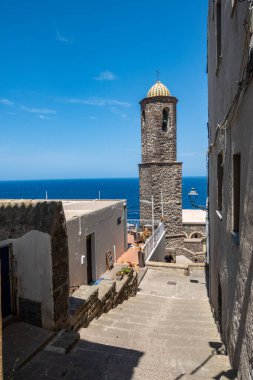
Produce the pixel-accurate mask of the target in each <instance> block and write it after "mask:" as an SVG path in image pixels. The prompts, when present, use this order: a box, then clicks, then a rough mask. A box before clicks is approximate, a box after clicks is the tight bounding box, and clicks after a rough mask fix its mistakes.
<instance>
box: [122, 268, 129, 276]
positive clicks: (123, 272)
mask: <svg viewBox="0 0 253 380" xmlns="http://www.w3.org/2000/svg"><path fill="white" fill-rule="evenodd" d="M130 272H131V268H129V267H126V268H122V269H121V274H123V275H127V274H129V273H130Z"/></svg>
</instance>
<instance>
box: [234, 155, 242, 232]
mask: <svg viewBox="0 0 253 380" xmlns="http://www.w3.org/2000/svg"><path fill="white" fill-rule="evenodd" d="M240 190H241V155H240V154H234V155H233V231H234V232H236V233H239V228H240V192H241V191H240Z"/></svg>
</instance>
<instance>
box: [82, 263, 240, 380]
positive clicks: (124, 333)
mask: <svg viewBox="0 0 253 380" xmlns="http://www.w3.org/2000/svg"><path fill="white" fill-rule="evenodd" d="M151 272H152V271H151ZM153 272H154V274H155V276H153V277H154V278H157V272H158V277H159V278H160V280H161V281H163V282H166V280H171V275H169V274H166V273H162V272H161V271H153ZM148 274H150V270H149V272H148ZM151 274H152V273H151ZM164 280H165V281H164ZM174 280H175V281H169V283H171V284H173V285H174V289H172V290H171V289H170V288H173V285H169V284H167V288H168V290H167V295H164V286H161V287H160V291H159V288H158V290H157V292H156V294H154V293H155V292H154V291H153V290H152V289H153V287H152V275H151V276H150V275H146V278H145V279H144V284H141V287H142V285H144V286H143V288H144V290H140V291H139V293H138V294H137V296H136V297H135V298H130V299H129V300H128V301H127V302H124V303H123V304H122V305H120V306H118V307H117V308H116V309H112V310H110V311H109V313H108V314H104V315H102V316H101V317H100V318H99V319H98V320H96V321H95V320H94V321H93V322H92V324H91V325H90V326H89V328H87V329H84V328H81V329H80V330H79V333H80V338H81V340H80V342H79V344H78V346H77V348H76V350H77V351H79V354H80V355H81V352H83V353H84V352H85V354H83V356H84V357H89V356H91V357H92V358H93V359H92V360H95V358H97V364H98V363H100V366H101V360H102V362H103V363H104V364H103V365H102V369H101V371H102V373H103V377H101V379H108V380H111V379H117V378H118V379H126V380H130V379H143V380H144V379H145V380H146V379H152V380H155V379H159V380H162V379H166V380H170V379H173V380H178V379H220V378H223V377H222V376H224V379H226V378H235V377H231V371H230V370H229V369H230V366H229V361H228V358H227V356H226V355H224V347H223V345H222V342H221V340H220V336H219V333H218V331H217V327H216V324H215V323H214V320H213V318H212V314H211V310H210V305H209V302H208V299H207V297H206V296H203V294H205V293H204V292H203V288H204V285H203V284H199V283H198V284H196V283H194V284H192V283H190V278H189V277H185V276H183V275H181V276H180V275H176V277H174ZM167 282H168V281H167ZM153 285H154V284H153ZM184 286H185V287H187V288H188V289H187V288H186V289H185V294H182V289H183V287H184ZM176 288H178V289H176ZM189 288H191V289H192V290H195V295H196V297H192V298H188V297H187V294H189ZM200 288H201V289H200ZM171 292H172V294H171ZM175 292H176V293H178V295H179V294H180V297H176V296H175V295H173V293H175ZM201 294H202V297H201V296H200V295H201ZM183 295H184V297H182V296H183ZM98 367H99V366H98ZM227 371H229V372H227ZM117 374H118V375H119V374H120V376H119V377H117ZM226 376H230V377H226ZM98 379H99V377H98Z"/></svg>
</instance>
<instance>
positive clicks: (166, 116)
mask: <svg viewBox="0 0 253 380" xmlns="http://www.w3.org/2000/svg"><path fill="white" fill-rule="evenodd" d="M168 120H169V110H168V109H167V108H164V110H163V127H162V128H163V131H164V132H167V130H168Z"/></svg>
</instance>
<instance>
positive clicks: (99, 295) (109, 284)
mask: <svg viewBox="0 0 253 380" xmlns="http://www.w3.org/2000/svg"><path fill="white" fill-rule="evenodd" d="M137 290H138V276H137V273H136V272H135V271H134V270H133V269H132V270H131V272H130V273H129V274H128V275H126V276H124V277H123V279H121V280H120V281H118V280H117V281H115V280H105V281H102V282H101V283H100V284H99V285H97V286H96V285H93V286H87V285H82V286H80V288H79V289H78V290H76V291H75V292H74V293H73V294H72V296H71V297H70V325H69V328H70V329H72V330H77V329H78V328H80V327H81V326H82V327H88V325H89V323H90V322H91V321H92V320H93V319H94V318H99V317H100V316H101V315H102V314H103V313H107V312H108V311H109V310H110V309H112V308H115V307H116V306H118V305H119V304H121V303H122V302H124V301H125V300H127V299H128V298H129V297H134V296H135V295H136V293H137Z"/></svg>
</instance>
